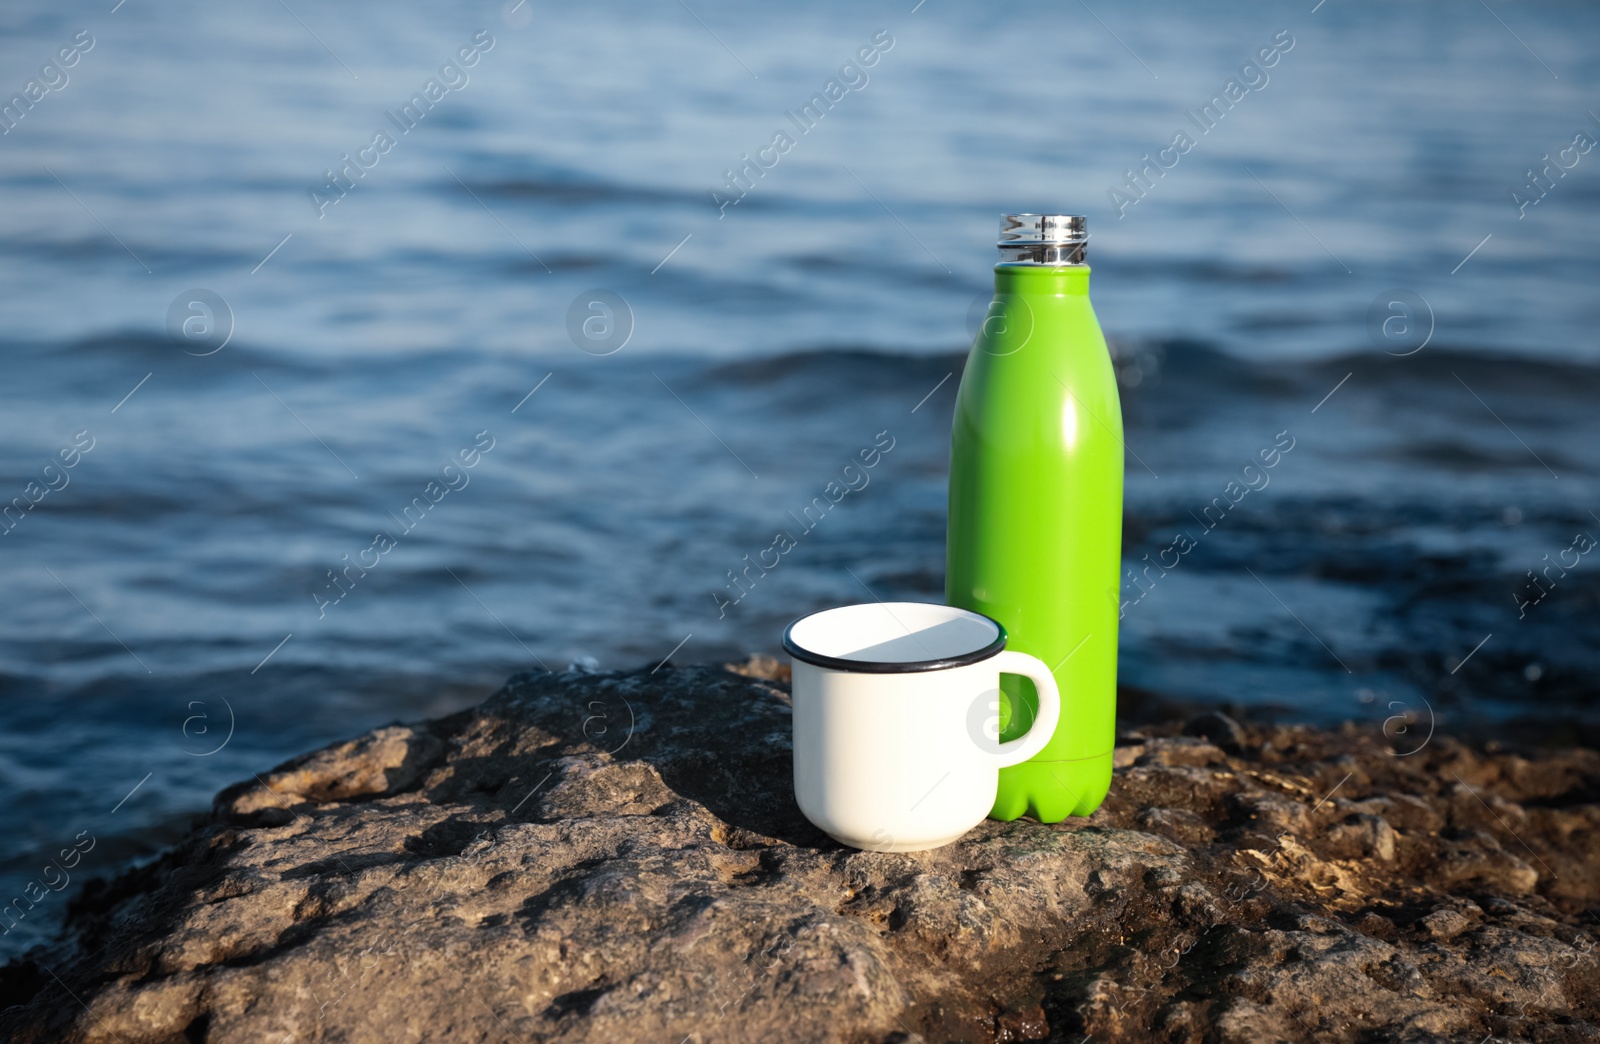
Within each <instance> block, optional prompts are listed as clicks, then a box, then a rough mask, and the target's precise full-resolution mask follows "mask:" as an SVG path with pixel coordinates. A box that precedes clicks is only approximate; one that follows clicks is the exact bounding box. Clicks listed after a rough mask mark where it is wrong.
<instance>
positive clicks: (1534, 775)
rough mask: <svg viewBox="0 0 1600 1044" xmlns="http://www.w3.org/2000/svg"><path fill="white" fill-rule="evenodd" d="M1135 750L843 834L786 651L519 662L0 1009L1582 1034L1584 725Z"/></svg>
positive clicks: (1585, 1007) (211, 1034) (245, 814)
mask: <svg viewBox="0 0 1600 1044" xmlns="http://www.w3.org/2000/svg"><path fill="white" fill-rule="evenodd" d="M1120 743H1121V745H1120V746H1119V748H1118V751H1117V758H1116V761H1117V766H1118V767H1117V778H1116V782H1115V784H1114V786H1113V789H1112V796H1111V798H1110V799H1109V800H1108V802H1107V804H1106V805H1105V807H1104V808H1102V809H1101V810H1100V811H1099V812H1098V813H1096V814H1095V815H1094V816H1093V817H1091V818H1089V819H1087V820H1075V821H1072V822H1068V823H1063V824H1058V825H1054V826H1044V825H1040V824H1038V823H1032V822H1026V821H1019V822H1014V823H995V822H986V823H984V824H983V825H982V826H980V827H979V828H978V829H976V830H974V831H973V832H972V833H971V834H970V835H968V836H967V837H966V838H965V839H963V840H962V841H961V842H959V843H957V844H955V845H951V846H949V847H948V848H945V849H942V850H939V851H935V852H923V853H911V854H882V853H872V852H858V851H854V850H851V849H846V848H843V847H841V846H839V845H837V844H835V843H833V842H832V841H830V840H828V839H827V838H826V837H824V836H823V835H821V834H819V833H818V832H817V831H816V830H814V829H813V828H812V827H811V826H810V825H809V824H808V823H806V821H805V820H804V819H803V818H801V816H800V814H799V811H798V810H797V809H796V808H795V806H794V804H793V800H792V797H791V791H790V756H789V704H788V696H787V692H786V682H785V672H784V670H783V669H782V668H780V667H779V666H778V665H777V664H775V663H773V662H771V661H760V660H752V661H751V663H749V664H746V665H740V666H735V667H730V668H728V669H723V668H720V667H691V668H672V667H664V668H662V669H661V670H660V671H658V672H656V673H653V674H650V673H645V672H642V671H641V672H636V673H621V674H584V673H566V674H561V675H550V674H540V675H523V676H518V677H516V678H513V679H512V680H511V681H510V682H509V683H508V684H507V685H506V687H505V688H504V689H502V690H501V691H500V692H499V693H497V694H496V695H495V696H494V697H492V698H491V699H489V700H488V701H487V702H486V703H484V704H483V705H482V706H480V707H477V708H475V709H473V710H470V711H465V712H462V713H460V714H457V715H454V716H451V717H448V718H444V719H440V720H437V721H431V722H424V723H421V724H417V725H411V726H392V727H388V728H382V729H378V730H376V731H374V732H372V733H369V734H367V735H365V736H362V737H360V738H358V739H356V740H353V741H351V742H348V743H342V744H338V745H335V746H333V747H330V748H328V749H326V750H323V751H319V752H317V753H314V754H311V755H307V756H305V757H302V758H298V759H296V760H294V761H292V762H289V763H288V764H286V765H283V766H281V767H280V768H279V769H278V770H276V771H275V772H272V773H270V774H268V775H265V776H262V777H258V778H256V779H252V780H250V781H248V782H246V783H243V784H239V785H237V786H234V787H232V788H230V789H228V790H226V791H224V792H223V793H222V794H221V795H219V796H218V798H217V801H216V806H215V808H214V810H213V813H212V814H211V816H210V817H209V818H208V819H206V820H205V821H204V822H202V823H200V824H198V825H197V827H196V828H195V830H194V832H193V833H192V834H191V836H190V837H189V838H188V839H187V840H186V841H185V842H184V843H183V844H182V845H180V846H179V847H178V848H177V849H175V850H174V851H172V852H170V853H169V854H167V855H166V856H164V857H163V858H162V859H160V860H159V861H158V862H156V863H155V864H153V865H150V866H147V867H144V868H142V869H138V870H135V871H133V872H131V873H129V874H126V875H124V876H123V877H121V878H119V879H117V880H115V881H113V882H109V883H106V882H96V883H93V884H91V886H90V887H89V889H88V890H87V891H86V892H85V893H84V894H83V895H82V896H81V897H80V898H79V899H78V900H77V901H76V902H75V904H74V908H73V911H72V914H71V916H70V919H69V924H68V931H67V935H66V937H65V938H64V939H63V940H62V941H61V942H60V943H59V944H58V945H56V946H54V947H51V948H45V949H41V950H36V951H35V952H34V953H33V954H31V955H30V957H29V958H28V959H27V960H23V961H19V962H15V963H13V964H11V965H9V966H7V967H6V968H5V969H4V970H3V971H0V1004H9V1005H10V1006H9V1007H7V1008H6V1009H5V1010H4V1011H3V1012H0V1036H3V1037H4V1039H6V1040H14V1041H29V1042H33V1041H37V1042H45V1041H48V1042H57V1041H72V1042H78V1041H84V1042H87V1041H108V1042H109V1041H123V1042H126V1044H146V1042H152V1044H153V1042H166V1041H227V1042H234V1041H250V1042H262V1041H266V1042H277V1041H285V1042H287V1041H329V1042H331V1041H384V1042H399V1041H417V1040H441V1041H506V1040H512V1041H605V1042H611V1041H634V1040H640V1041H669V1042H673V1044H680V1042H683V1041H686V1040H687V1041H702V1042H710V1041H765V1040H795V1041H812V1040H841V1041H863V1042H866V1041H908V1040H926V1041H930V1042H931V1041H940V1042H942V1041H947V1040H981V1041H991V1040H1000V1041H1020V1040H1043V1039H1052V1040H1068V1041H1074V1042H1077V1041H1081V1040H1082V1039H1083V1038H1084V1037H1085V1036H1086V1035H1091V1036H1093V1037H1094V1038H1095V1039H1104V1040H1115V1039H1137V1040H1145V1039H1159V1040H1173V1041H1202V1040H1204V1041H1268V1040H1287V1041H1299V1040H1315V1041H1356V1040H1361V1041H1367V1040H1463V1041H1484V1040H1538V1041H1567V1040H1573V1041H1576V1040H1595V1039H1600V955H1597V954H1596V952H1595V949H1596V947H1595V939H1596V936H1597V935H1600V921H1597V920H1596V918H1595V917H1594V916H1593V915H1592V911H1593V909H1594V906H1595V903H1596V898H1597V896H1600V833H1597V827H1600V805H1597V804H1596V802H1597V801H1600V755H1597V754H1596V753H1595V752H1593V751H1587V750H1566V751H1562V752H1557V753H1550V754H1544V755H1540V756H1537V757H1532V758H1528V757H1523V756H1518V755H1516V754H1512V753H1506V752H1489V751H1484V750H1475V749H1471V748H1468V747H1466V746H1464V745H1462V744H1459V743H1456V742H1452V741H1449V740H1447V739H1444V738H1440V737H1435V738H1433V740H1432V742H1431V743H1429V744H1427V745H1426V746H1425V747H1424V748H1423V749H1421V750H1419V751H1416V752H1415V753H1413V754H1410V755H1408V756H1397V754H1396V753H1395V752H1393V751H1391V750H1390V749H1389V748H1388V747H1387V746H1386V745H1385V743H1384V741H1383V737H1382V736H1381V735H1367V734H1363V733H1362V732H1360V731H1359V730H1357V729H1355V728H1354V727H1349V728H1347V729H1346V730H1344V731H1343V732H1328V731H1319V730H1315V729H1310V728H1300V727H1260V726H1251V725H1239V724H1238V723H1236V722H1233V721H1232V720H1230V719H1227V718H1226V717H1225V716H1222V715H1218V714H1214V713H1213V714H1210V715H1206V716H1205V717H1204V718H1203V719H1197V720H1196V721H1194V722H1191V723H1189V727H1187V728H1186V727H1185V726H1184V724H1183V723H1173V724H1171V725H1170V726H1164V727H1159V728H1149V729H1145V730H1142V731H1134V732H1125V733H1124V734H1123V736H1122V738H1121V741H1120Z"/></svg>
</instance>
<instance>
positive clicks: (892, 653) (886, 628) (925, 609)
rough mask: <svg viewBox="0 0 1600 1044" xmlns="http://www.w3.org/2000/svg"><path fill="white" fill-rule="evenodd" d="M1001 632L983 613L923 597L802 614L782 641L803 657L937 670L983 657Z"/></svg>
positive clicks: (836, 664) (834, 664) (856, 665)
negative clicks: (906, 600)
mask: <svg viewBox="0 0 1600 1044" xmlns="http://www.w3.org/2000/svg"><path fill="white" fill-rule="evenodd" d="M1005 644H1006V632H1005V628H1003V627H1001V626H1000V624H999V623H997V622H995V621H994V620H991V619H989V617H987V616H984V615H983V614H982V613H974V612H971V611H969V610H966V609H957V608H955V607H954V606H949V605H934V604H931V603H927V602H874V603H872V604H867V605H846V606H840V607H839V608H837V609H824V610H823V611H822V612H819V613H812V614H811V615H810V616H803V617H801V618H800V619H798V620H796V621H795V622H794V623H792V624H790V625H789V629H788V630H787V631H786V632H784V636H783V647H784V649H785V650H787V651H788V653H789V655H791V656H793V657H794V658H795V659H798V660H801V661H804V662H806V663H811V664H815V665H817V666H819V667H830V668H833V669H835V670H850V671H868V672H877V673H889V672H902V671H929V670H941V669H944V668H947V667H959V666H962V665H965V664H969V663H977V662H979V661H980V660H985V659H988V658H989V657H990V656H993V655H994V654H995V653H997V652H999V651H1000V650H1001V649H1004V648H1005Z"/></svg>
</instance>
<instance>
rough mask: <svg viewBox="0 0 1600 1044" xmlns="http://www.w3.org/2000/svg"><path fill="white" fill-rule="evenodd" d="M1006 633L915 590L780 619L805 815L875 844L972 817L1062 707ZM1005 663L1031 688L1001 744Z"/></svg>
mask: <svg viewBox="0 0 1600 1044" xmlns="http://www.w3.org/2000/svg"><path fill="white" fill-rule="evenodd" d="M1005 645H1006V632H1005V629H1004V628H1003V627H1001V626H1000V624H998V623H997V622H995V621H994V620H991V619H989V618H988V617H987V616H984V615H982V614H980V613H974V612H969V611H967V610H965V609H956V608H954V607H952V606H946V605H931V604H926V603H922V602H879V603H876V604H873V605H849V606H843V607H840V608H838V609H827V610H824V611H822V612H819V613H812V614H811V615H810V616H803V617H801V618H800V619H798V620H796V621H795V622H794V623H792V624H790V625H789V628H788V630H786V631H785V632H784V634H783V647H784V649H785V651H787V652H788V653H789V655H790V656H791V657H792V658H793V662H794V682H793V694H794V794H795V801H796V802H797V803H798V804H799V806H800V811H801V812H803V813H805V817H806V818H807V819H809V820H811V822H812V823H815V824H816V825H817V826H818V827H819V828H820V829H822V830H824V831H826V832H827V834H828V835H829V836H830V837H832V838H833V839H834V840H836V841H840V842H842V843H844V844H847V845H850V846H852V847H854V848H864V849H868V850H871V851H875V852H915V851H920V850H922V849H928V848H938V847H940V846H941V845H947V844H949V843H950V842H952V841H954V840H956V839H957V838H959V837H960V836H961V835H962V834H964V833H966V832H967V831H968V830H971V829H972V828H973V827H975V826H977V825H978V824H979V823H981V822H983V819H984V817H985V816H987V815H988V814H989V810H990V809H991V808H992V807H994V798H995V791H996V790H997V789H998V787H999V784H1000V769H1002V768H1005V767H1008V766H1011V765H1016V764H1019V763H1021V762H1024V761H1027V760H1028V759H1029V758H1031V757H1033V756H1034V755H1035V754H1037V753H1039V751H1041V750H1043V749H1044V745H1045V744H1046V743H1048V742H1049V741H1050V737H1051V736H1052V735H1053V734H1054V733H1055V729H1056V722H1057V721H1058V720H1059V719H1060V716H1061V696H1060V693H1059V692H1057V690H1056V682H1055V678H1054V677H1052V676H1051V674H1050V668H1049V667H1047V666H1045V664H1044V662H1043V661H1041V660H1039V659H1036V658H1035V657H1032V656H1029V655H1028V654H1027V653H1020V652H1008V651H1006V648H1005ZM1002 673H1006V674H1021V675H1024V676H1026V677H1028V678H1030V679H1032V680H1033V684H1034V685H1035V686H1036V687H1037V688H1038V690H1039V713H1038V717H1037V718H1036V719H1035V720H1034V722H1033V727H1032V728H1031V729H1030V730H1029V731H1028V733H1027V734H1026V735H1024V736H1021V737H1019V738H1017V739H1014V740H1010V741H1009V742H1005V743H1002V742H1000V739H999V724H1000V723H999V713H1000V675H1001V674H1002Z"/></svg>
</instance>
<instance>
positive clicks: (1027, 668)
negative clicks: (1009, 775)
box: [994, 649, 1061, 768]
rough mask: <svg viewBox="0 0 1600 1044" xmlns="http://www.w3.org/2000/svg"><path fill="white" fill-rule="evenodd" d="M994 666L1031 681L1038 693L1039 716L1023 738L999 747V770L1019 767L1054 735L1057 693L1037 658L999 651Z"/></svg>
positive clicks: (1058, 711) (1058, 717) (1058, 703)
mask: <svg viewBox="0 0 1600 1044" xmlns="http://www.w3.org/2000/svg"><path fill="white" fill-rule="evenodd" d="M994 660H995V667H996V668H998V669H999V671H1000V673H1001V674H1020V675H1022V676H1023V677H1024V678H1027V679H1029V680H1030V681H1032V682H1033V686H1034V688H1035V689H1037V690H1039V716H1038V717H1036V718H1034V719H1033V727H1032V728H1030V729H1029V730H1028V732H1027V734H1026V735H1023V736H1018V737H1017V738H1016V739H1014V740H1007V741H1006V742H1005V743H1002V744H1000V749H999V750H998V751H996V752H995V755H994V757H995V759H996V760H997V761H998V762H999V767H1000V768H1010V767H1011V766H1013V765H1020V764H1022V763H1023V762H1024V761H1027V760H1028V759H1029V758H1031V757H1033V756H1034V755H1035V754H1037V753H1039V752H1040V751H1041V750H1043V749H1044V747H1045V744H1046V743H1049V742H1050V740H1051V738H1052V737H1053V736H1055V734H1056V723H1057V722H1059V721H1060V720H1061V690H1060V689H1058V688H1057V687H1056V679H1055V675H1053V674H1051V673H1050V668H1049V667H1047V666H1045V663H1044V661H1043V660H1041V659H1039V658H1038V657H1037V656H1029V655H1028V654H1027V653H1025V652H1017V651H1015V650H1014V649H1003V650H1001V651H1000V652H999V653H996V654H995V658H994Z"/></svg>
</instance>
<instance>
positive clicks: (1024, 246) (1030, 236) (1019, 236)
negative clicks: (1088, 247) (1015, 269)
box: [998, 214, 1089, 266]
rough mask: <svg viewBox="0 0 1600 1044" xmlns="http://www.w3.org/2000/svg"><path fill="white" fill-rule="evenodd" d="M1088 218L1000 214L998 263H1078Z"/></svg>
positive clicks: (1087, 230)
mask: <svg viewBox="0 0 1600 1044" xmlns="http://www.w3.org/2000/svg"><path fill="white" fill-rule="evenodd" d="M1088 242H1089V219H1088V218H1086V217H1084V216H1083V215H1081V214H1002V215H1001V216H1000V242H999V244H998V245H999V247H1000V263H1001V264H1004V265H1052V266H1061V265H1081V264H1083V263H1084V260H1083V252H1084V246H1085V244H1087V243H1088Z"/></svg>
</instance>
